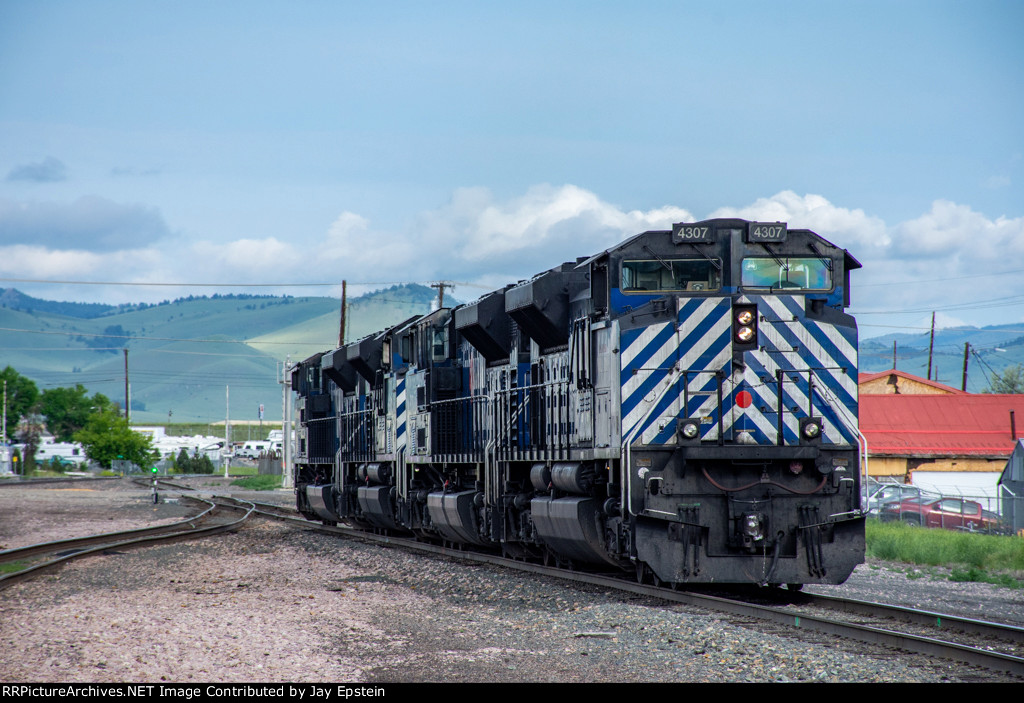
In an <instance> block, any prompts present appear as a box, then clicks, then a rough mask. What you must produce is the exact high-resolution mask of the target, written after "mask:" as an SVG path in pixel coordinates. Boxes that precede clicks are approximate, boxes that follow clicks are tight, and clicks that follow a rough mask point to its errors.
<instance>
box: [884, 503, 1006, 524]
mask: <svg viewBox="0 0 1024 703" xmlns="http://www.w3.org/2000/svg"><path fill="white" fill-rule="evenodd" d="M879 517H880V518H881V519H882V520H883V521H893V520H901V521H903V522H905V523H907V524H910V525H923V526H925V527H945V528H947V529H950V530H969V531H971V532H998V531H999V528H1000V519H999V515H997V514H996V513H993V512H990V511H988V510H983V509H982V507H981V503H977V502H975V501H973V500H964V499H963V498H924V499H922V498H909V499H907V500H903V501H900V502H899V503H888V504H885V505H883V506H882V508H881V510H880V511H879Z"/></svg>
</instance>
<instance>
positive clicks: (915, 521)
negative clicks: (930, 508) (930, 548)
mask: <svg viewBox="0 0 1024 703" xmlns="http://www.w3.org/2000/svg"><path fill="white" fill-rule="evenodd" d="M903 524H904V525H906V526H907V527H920V526H921V518H919V517H905V518H903Z"/></svg>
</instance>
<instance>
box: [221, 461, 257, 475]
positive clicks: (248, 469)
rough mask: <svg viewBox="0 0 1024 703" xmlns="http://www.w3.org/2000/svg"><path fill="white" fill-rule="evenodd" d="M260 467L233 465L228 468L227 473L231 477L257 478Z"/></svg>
mask: <svg viewBox="0 0 1024 703" xmlns="http://www.w3.org/2000/svg"><path fill="white" fill-rule="evenodd" d="M259 470H260V467H258V466H235V465H234V464H232V465H231V467H230V468H228V473H229V474H231V475H232V476H257V475H259Z"/></svg>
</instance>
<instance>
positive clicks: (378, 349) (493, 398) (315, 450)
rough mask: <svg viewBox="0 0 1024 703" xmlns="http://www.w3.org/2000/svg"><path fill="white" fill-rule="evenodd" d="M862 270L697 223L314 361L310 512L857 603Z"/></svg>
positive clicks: (762, 227)
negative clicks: (853, 278)
mask: <svg viewBox="0 0 1024 703" xmlns="http://www.w3.org/2000/svg"><path fill="white" fill-rule="evenodd" d="M857 268H860V264H859V263H858V262H857V260H856V259H854V258H853V256H851V255H850V254H849V252H847V251H845V250H844V249H840V248H838V247H836V246H834V245H833V244H831V243H830V242H828V241H826V240H825V239H823V238H822V237H820V236H818V235H817V234H815V233H814V232H811V231H809V230H804V229H789V228H788V227H787V225H786V224H784V223H777V222H772V223H764V222H749V221H745V220H740V219H714V220H707V221H703V222H696V223H680V224H676V225H674V226H673V228H672V229H671V230H659V231H648V232H643V233H641V234H638V235H636V236H633V237H631V238H629V239H627V240H625V241H623V242H622V243H620V244H618V245H617V246H614V247H612V248H610V249H608V250H606V251H602V252H600V253H599V254H596V255H594V256H591V257H589V258H581V259H579V260H577V261H576V262H572V263H564V264H561V265H560V266H558V267H556V268H553V269H551V270H549V271H545V272H543V273H540V274H538V275H536V276H534V277H533V278H531V279H530V280H527V281H520V282H519V283H517V284H515V285H508V286H506V287H505V288H503V289H501V290H497V291H494V292H491V293H489V294H487V295H484V296H483V297H481V298H480V299H478V300H476V301H475V302H472V303H468V304H465V305H459V306H457V307H455V308H441V309H438V310H435V311H433V312H431V313H429V314H427V315H423V316H418V317H413V318H411V319H409V320H406V321H405V322H403V323H401V324H399V325H396V326H394V327H391V328H390V329H386V330H384V331H382V332H379V333H377V334H373V335H370V336H368V337H365V338H364V339H361V340H359V341H357V342H353V343H351V344H347V345H345V346H342V347H340V348H337V349H334V350H332V351H328V352H325V353H322V354H316V355H314V356H312V357H310V358H308V359H306V360H305V361H303V362H301V363H299V364H298V365H297V366H296V367H295V368H294V371H293V374H292V385H293V389H294V390H295V391H296V393H297V396H298V401H297V402H298V407H299V420H300V422H299V430H298V438H297V448H296V459H295V486H296V499H297V504H298V508H299V510H300V511H301V512H302V513H303V514H304V515H306V517H307V518H309V519H311V520H320V521H323V522H327V523H336V522H339V521H343V522H346V523H349V524H353V525H357V526H361V527H364V528H366V529H372V530H378V531H395V532H399V533H406V534H413V535H416V536H417V537H418V538H420V539H424V540H431V541H436V542H442V543H446V544H453V545H460V546H465V547H467V548H468V547H469V546H473V547H476V548H481V549H491V550H494V551H496V552H497V551H500V552H501V553H504V554H505V555H507V556H511V557H515V558H521V559H539V560H544V561H545V562H546V563H556V564H560V565H563V566H567V567H572V568H583V567H584V565H590V567H591V568H601V569H606V570H607V569H624V570H630V571H634V570H635V573H636V575H637V577H638V578H640V579H641V580H643V579H652V578H655V577H656V578H657V579H658V580H660V581H661V582H665V583H672V584H699V583H712V582H714V583H755V584H791V585H794V586H796V585H797V584H804V583H842V582H843V581H844V580H845V579H846V578H847V577H848V576H849V574H850V572H851V571H852V570H853V568H854V567H855V566H856V565H857V564H859V563H861V562H862V561H863V557H864V517H863V515H862V513H861V511H860V475H859V469H858V467H859V446H860V445H859V441H858V438H859V436H860V433H859V430H858V426H857V326H856V321H855V320H854V318H853V317H851V316H850V315H848V314H847V313H846V312H844V310H845V308H847V307H848V306H849V303H850V300H849V290H850V279H849V274H850V271H851V270H853V269H857Z"/></svg>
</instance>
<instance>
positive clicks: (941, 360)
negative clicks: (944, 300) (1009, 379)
mask: <svg viewBox="0 0 1024 703" xmlns="http://www.w3.org/2000/svg"><path fill="white" fill-rule="evenodd" d="M931 344H932V341H931V335H930V333H929V332H918V333H916V334H913V333H905V332H897V333H893V334H887V335H884V336H881V337H872V338H871V339H864V340H861V342H860V371H861V372H864V373H867V372H876V371H885V370H888V369H891V368H893V346H894V345H895V356H896V363H895V367H896V368H897V369H899V370H901V371H907V372H909V373H912V374H914V375H916V376H921V377H922V378H924V377H927V375H928V348H929V346H930V345H931ZM965 345H970V347H969V350H968V354H967V388H966V390H968V391H969V392H973V393H980V392H981V391H982V390H984V389H985V388H986V387H988V386H989V385H991V382H990V379H991V375H992V374H993V373H995V372H999V373H1001V372H1002V371H1003V370H1004V369H1006V368H1007V367H1008V366H1014V365H1016V364H1024V324H1020V323H1016V324H1006V325H989V326H986V327H951V328H946V329H939V330H935V341H934V345H933V349H932V354H931V356H932V358H931V367H932V380H937V381H939V382H940V383H945V384H947V385H950V386H953V387H955V388H960V387H962V386H963V368H964V346H965Z"/></svg>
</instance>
